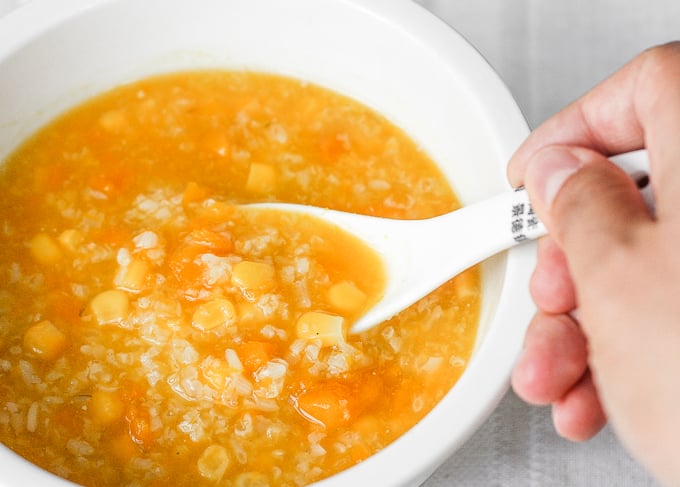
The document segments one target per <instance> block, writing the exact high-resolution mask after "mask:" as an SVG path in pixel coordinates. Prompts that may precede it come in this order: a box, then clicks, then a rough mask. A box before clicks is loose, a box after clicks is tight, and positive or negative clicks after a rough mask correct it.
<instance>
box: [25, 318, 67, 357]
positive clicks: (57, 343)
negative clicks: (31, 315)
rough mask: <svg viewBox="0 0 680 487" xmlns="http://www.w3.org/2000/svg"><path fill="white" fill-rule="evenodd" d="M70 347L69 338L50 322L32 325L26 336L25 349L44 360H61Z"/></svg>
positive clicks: (45, 321)
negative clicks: (63, 353)
mask: <svg viewBox="0 0 680 487" xmlns="http://www.w3.org/2000/svg"><path fill="white" fill-rule="evenodd" d="M67 345H68V338H67V337H66V335H65V334H64V333H63V332H62V331H61V330H59V328H57V327H56V326H54V324H53V323H52V322H51V321H49V320H44V321H41V322H40V323H36V324H35V325H32V326H31V327H30V328H29V329H28V330H26V333H25V334H24V348H26V349H27V350H28V351H29V352H30V353H31V354H33V355H35V356H36V357H38V358H41V359H43V360H55V359H57V358H59V356H60V355H61V354H62V352H63V351H64V350H65V349H66V346H67Z"/></svg>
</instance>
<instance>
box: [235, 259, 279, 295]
mask: <svg viewBox="0 0 680 487" xmlns="http://www.w3.org/2000/svg"><path fill="white" fill-rule="evenodd" d="M231 280H232V282H233V283H234V284H235V285H236V286H238V287H240V288H241V289H245V290H248V291H267V290H269V289H271V288H272V287H274V266H272V265H271V264H266V263H264V262H253V261H251V260H242V261H241V262H239V263H238V264H236V265H234V267H233V268H232V271H231Z"/></svg>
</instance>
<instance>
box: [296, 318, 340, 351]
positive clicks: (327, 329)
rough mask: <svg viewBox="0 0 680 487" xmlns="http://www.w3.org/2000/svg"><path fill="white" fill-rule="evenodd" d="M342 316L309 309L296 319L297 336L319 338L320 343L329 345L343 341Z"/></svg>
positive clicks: (311, 338)
mask: <svg viewBox="0 0 680 487" xmlns="http://www.w3.org/2000/svg"><path fill="white" fill-rule="evenodd" d="M344 321H345V320H344V318H342V317H341V316H335V315H331V314H328V313H321V312H319V311H309V312H307V313H305V314H303V315H302V316H300V318H298V320H297V326H296V332H297V336H298V338H304V339H307V340H315V339H318V340H321V345H322V346H324V347H326V346H331V345H338V344H340V343H344V341H345V330H344V327H343V325H344Z"/></svg>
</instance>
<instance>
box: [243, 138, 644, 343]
mask: <svg viewBox="0 0 680 487" xmlns="http://www.w3.org/2000/svg"><path fill="white" fill-rule="evenodd" d="M611 161H612V162H613V163H614V164H616V165H617V166H619V167H620V168H621V169H623V170H624V171H625V172H627V173H628V174H629V175H630V176H631V177H632V178H633V179H634V180H635V181H636V183H637V184H638V187H640V189H641V191H642V195H643V198H644V199H645V202H646V203H647V206H648V207H650V208H652V207H653V200H652V195H651V188H650V187H649V185H648V184H647V183H648V180H649V178H648V167H649V164H648V159H647V152H646V151H644V150H641V151H635V152H628V153H625V154H620V155H618V156H615V157H612V158H611ZM643 186H644V187H643ZM248 207H256V208H266V209H271V210H278V211H287V212H296V213H302V214H306V215H309V216H312V217H315V218H319V219H321V220H324V221H325V222H327V223H330V224H333V225H336V226H338V227H340V228H342V229H343V230H345V231H347V232H349V233H351V234H353V235H355V236H356V237H358V238H359V239H361V240H362V241H363V242H364V243H365V244H367V245H369V246H370V247H372V248H373V249H374V250H375V251H377V252H378V254H379V255H380V256H381V258H382V260H383V265H384V267H385V273H386V276H385V277H386V286H385V289H384V293H383V295H382V297H381V298H380V299H379V300H378V301H377V302H376V303H375V304H374V305H373V306H372V307H371V308H370V309H369V310H368V311H367V312H366V313H364V314H363V315H362V316H361V317H359V318H358V319H357V320H356V321H355V322H354V323H352V324H351V327H350V330H349V331H350V333H361V332H363V331H366V330H368V329H370V328H372V327H374V326H376V325H378V324H380V323H382V322H383V321H385V320H387V319H389V318H391V317H392V316H394V315H396V314H397V313H399V312H400V311H402V310H404V309H406V308H407V307H409V306H410V305H412V304H413V303H415V302H416V301H418V300H419V299H420V298H422V297H424V296H426V295H427V294H429V293H430V292H431V291H433V290H435V289H436V288H438V287H439V286H441V285H442V284H444V283H445V282H446V281H448V280H449V279H451V278H452V277H454V276H456V275H457V274H459V273H461V272H463V271H464V270H466V269H468V268H469V267H471V266H473V265H475V264H478V263H479V262H482V261H483V260H486V259H487V258H489V257H491V256H492V255H495V254H497V253H498V252H501V251H503V250H506V249H509V248H510V247H513V246H515V245H518V244H520V243H522V242H525V241H530V240H534V239H536V238H539V237H541V236H543V235H545V234H546V233H547V232H546V229H545V227H544V226H543V224H542V223H541V222H540V221H539V219H538V218H537V216H536V215H535V214H534V212H533V210H532V208H531V202H530V201H529V196H528V194H527V192H526V190H525V189H524V188H519V189H516V190H509V191H506V192H504V193H500V194H498V195H496V196H493V197H491V198H489V199H486V200H483V201H480V202H478V203H475V204H472V205H469V206H466V207H463V208H461V209H459V210H456V211H452V212H450V213H445V214H443V215H440V216H435V217H433V218H426V219H421V220H397V219H391V218H380V217H374V216H367V215H359V214H355V213H348V212H343V211H337V210H331V209H328V208H321V207H316V206H308V205H298V204H291V203H257V204H253V205H248Z"/></svg>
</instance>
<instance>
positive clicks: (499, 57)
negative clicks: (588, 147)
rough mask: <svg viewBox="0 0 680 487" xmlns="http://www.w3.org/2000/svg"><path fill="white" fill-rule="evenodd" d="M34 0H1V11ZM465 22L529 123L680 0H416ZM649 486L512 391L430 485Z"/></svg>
mask: <svg viewBox="0 0 680 487" xmlns="http://www.w3.org/2000/svg"><path fill="white" fill-rule="evenodd" d="M27 1H29V0H0V16H1V15H3V14H6V13H8V12H9V11H11V10H12V9H13V8H15V7H17V6H19V5H21V4H23V3H27ZM418 3H420V4H422V5H423V6H424V7H426V8H427V9H429V10H431V11H432V12H433V13H435V14H436V15H437V16H439V17H441V18H442V19H443V20H444V21H446V22H447V23H448V24H450V25H451V26H452V27H454V28H455V29H456V30H458V31H459V32H460V33H461V34H463V36H465V37H466V38H467V39H468V41H470V42H471V43H472V44H473V45H474V46H475V47H476V48H477V49H478V50H479V51H480V52H481V53H482V55H484V57H486V59H487V60H488V61H489V63H490V64H491V65H492V66H493V67H494V68H495V69H496V70H497V71H498V73H499V75H500V76H501V78H503V80H504V81H505V83H506V84H507V85H508V87H509V88H510V90H511V92H512V93H513V95H514V96H515V98H516V99H517V102H518V103H519V105H520V107H521V108H522V110H523V112H524V114H525V115H526V117H527V119H528V121H529V123H530V125H531V126H532V127H535V126H536V125H538V124H539V123H540V122H542V121H543V120H545V119H546V118H547V117H548V116H550V115H551V114H552V113H554V112H555V111H557V110H559V109H560V108H562V107H563V106H564V105H566V104H567V103H569V102H570V101H572V100H574V99H575V98H577V97H578V96H579V95H581V94H582V93H583V92H585V91H586V90H587V89H588V88H590V87H591V86H593V85H594V84H596V83H597V82H598V81H600V80H602V79H604V78H605V77H606V76H608V75H609V74H611V73H612V72H613V71H614V70H616V69H617V68H618V67H619V66H621V65H622V64H624V63H625V62H626V61H628V60H629V59H631V58H632V57H633V56H634V55H635V54H636V53H638V52H640V51H641V50H643V49H645V48H647V47H650V46H652V45H654V44H659V43H662V42H667V41H670V40H674V39H680V2H678V1H677V0H554V1H546V0H418ZM444 486H464V487H553V486H554V487H563V486H564V487H567V486H568V487H572V486H573V487H599V486H603V487H610V486H617V487H633V486H634V487H642V486H653V487H657V486H658V484H656V483H655V481H654V480H653V479H652V478H651V477H650V476H649V475H648V474H647V473H646V472H645V470H644V469H643V468H642V467H640V466H639V465H638V464H637V463H636V462H635V461H634V460H633V459H632V458H631V457H630V456H629V455H628V454H627V453H626V451H625V450H624V449H623V447H622V446H621V445H620V443H619V442H618V440H617V439H616V437H615V435H614V434H613V433H612V431H611V430H610V429H608V428H606V429H605V430H604V431H602V432H601V433H600V434H599V435H598V436H597V437H595V438H594V439H593V440H591V441H589V442H586V443H581V444H574V443H570V442H568V441H565V440H563V439H561V438H559V437H558V436H557V435H556V434H555V433H554V431H553V429H552V424H551V420H550V410H549V409H548V408H535V407H530V406H527V405H525V404H524V403H522V402H521V401H520V400H519V399H518V398H517V397H516V396H515V395H514V394H513V393H512V392H510V393H508V395H507V396H506V397H505V399H504V400H503V401H502V402H501V404H500V406H499V407H498V409H497V410H496V411H495V412H494V414H492V416H491V417H490V418H489V419H488V421H487V422H486V423H485V424H484V425H483V426H482V427H481V428H480V430H479V431H478V432H477V433H476V434H475V435H473V436H472V438H470V440H469V441H468V442H467V443H466V444H465V445H464V446H463V447H462V448H461V449H460V450H459V451H457V452H456V453H455V454H454V455H453V456H452V457H451V458H450V459H449V460H448V461H447V462H445V463H444V464H443V465H442V466H441V467H440V468H439V469H438V470H437V471H436V472H435V473H434V474H433V476H432V477H431V478H430V479H429V480H428V481H427V482H426V483H425V484H424V487H444Z"/></svg>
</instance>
